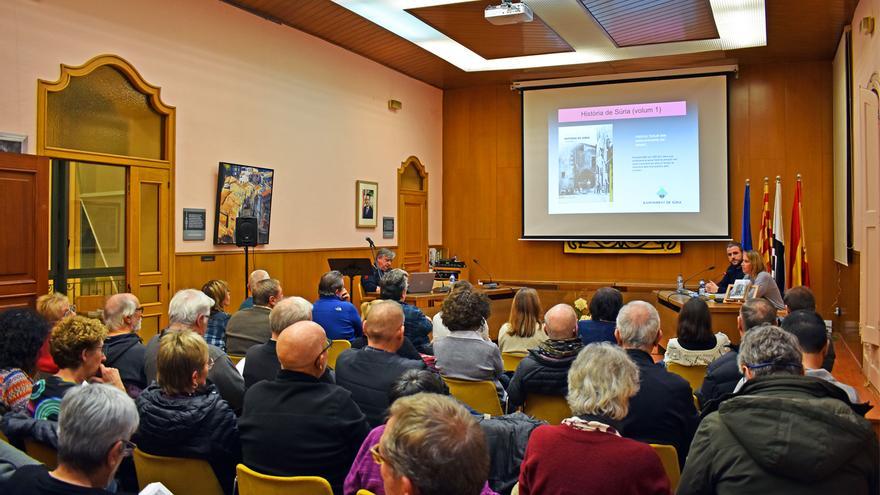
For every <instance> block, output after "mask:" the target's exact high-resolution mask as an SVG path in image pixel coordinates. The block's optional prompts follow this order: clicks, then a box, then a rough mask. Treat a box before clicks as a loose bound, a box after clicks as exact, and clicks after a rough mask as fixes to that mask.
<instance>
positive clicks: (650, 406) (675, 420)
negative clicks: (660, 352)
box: [621, 349, 700, 466]
mask: <svg viewBox="0 0 880 495" xmlns="http://www.w3.org/2000/svg"><path fill="white" fill-rule="evenodd" d="M626 353H627V354H628V355H629V357H630V358H631V359H632V360H633V362H634V363H636V366H638V367H639V391H638V392H637V393H636V395H634V396H633V397H632V399H630V401H629V414H627V416H626V418H624V420H623V421H622V422H621V428H622V430H623V431H622V432H621V433H622V434H623V436H625V437H627V438H632V439H634V440H639V441H642V442H647V443H660V444H666V445H672V446H673V447H675V450H676V451H677V452H678V462H679V464H680V465H682V466H684V460H685V458H686V457H687V453H688V449H689V448H690V445H691V440H692V439H693V438H694V432H696V431H697V425H698V424H699V422H700V418H699V415H698V414H697V409H696V408H695V407H694V398H693V392H692V391H691V386H690V384H688V382H687V380H685V379H684V378H682V377H680V376H678V375H676V374H673V373H670V372H669V371H667V370H666V367H665V366H664V365H663V363H654V360H653V359H651V355H650V354H648V353H647V352H645V351H640V350H637V349H627V350H626Z"/></svg>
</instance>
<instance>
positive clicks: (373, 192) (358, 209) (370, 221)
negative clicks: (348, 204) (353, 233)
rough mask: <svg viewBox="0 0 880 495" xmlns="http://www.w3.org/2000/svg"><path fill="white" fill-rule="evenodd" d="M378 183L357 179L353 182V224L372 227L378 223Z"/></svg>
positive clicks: (360, 226) (359, 226)
mask: <svg viewBox="0 0 880 495" xmlns="http://www.w3.org/2000/svg"><path fill="white" fill-rule="evenodd" d="M378 208H379V184H378V183H377V182H369V181H365V180H359V181H357V183H356V184H355V207H354V210H355V212H354V213H355V226H356V227H357V228H372V227H375V226H376V225H378V221H377V219H378V216H379V215H378V213H377V210H378Z"/></svg>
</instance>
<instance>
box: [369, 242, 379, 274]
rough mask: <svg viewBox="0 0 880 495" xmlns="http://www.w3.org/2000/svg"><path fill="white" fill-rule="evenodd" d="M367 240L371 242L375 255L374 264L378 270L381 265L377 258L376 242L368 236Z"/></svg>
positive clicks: (371, 248)
mask: <svg viewBox="0 0 880 495" xmlns="http://www.w3.org/2000/svg"><path fill="white" fill-rule="evenodd" d="M367 242H368V243H370V253H372V255H373V266H374V267H376V269H377V270H378V269H379V265H378V260H377V259H376V243H375V242H373V239H370V238H369V237H367Z"/></svg>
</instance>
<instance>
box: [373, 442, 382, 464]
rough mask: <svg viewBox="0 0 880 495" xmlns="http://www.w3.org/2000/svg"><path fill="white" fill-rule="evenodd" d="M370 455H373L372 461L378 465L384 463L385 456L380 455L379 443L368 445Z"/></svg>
mask: <svg viewBox="0 0 880 495" xmlns="http://www.w3.org/2000/svg"><path fill="white" fill-rule="evenodd" d="M370 455H371V456H373V462H375V463H376V464H378V465H380V466H381V465H382V464H385V458H384V457H382V453H381V452H379V444H378V443H377V444H376V445H373V446H372V447H370Z"/></svg>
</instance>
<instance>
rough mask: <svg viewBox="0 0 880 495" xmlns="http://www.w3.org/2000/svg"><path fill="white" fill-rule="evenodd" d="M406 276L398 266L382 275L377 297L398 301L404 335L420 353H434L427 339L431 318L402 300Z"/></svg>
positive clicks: (404, 293)
mask: <svg viewBox="0 0 880 495" xmlns="http://www.w3.org/2000/svg"><path fill="white" fill-rule="evenodd" d="M407 277H408V275H407V273H406V272H405V271H403V270H401V269H399V268H395V269H394V270H391V271H389V272H388V273H386V274H385V275H384V276H383V277H382V285H381V287H382V292H381V293H380V294H379V298H380V299H389V300H391V301H396V302H398V303H400V305H401V306H402V307H403V314H404V316H405V317H406V319H405V322H404V329H405V334H406V337H407V338H408V339H409V340H410V342H412V343H413V345H414V346H416V349H418V351H419V352H421V353H422V354H434V350H433V348H432V347H431V342H430V340H429V339H428V334H429V333H431V330H432V328H433V327H432V325H431V319H430V318H428V317H427V316H425V313H422V310H421V309H419V308H417V307H415V306H413V305H412V304H407V303H406V302H404V301H405V300H406V287H407Z"/></svg>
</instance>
